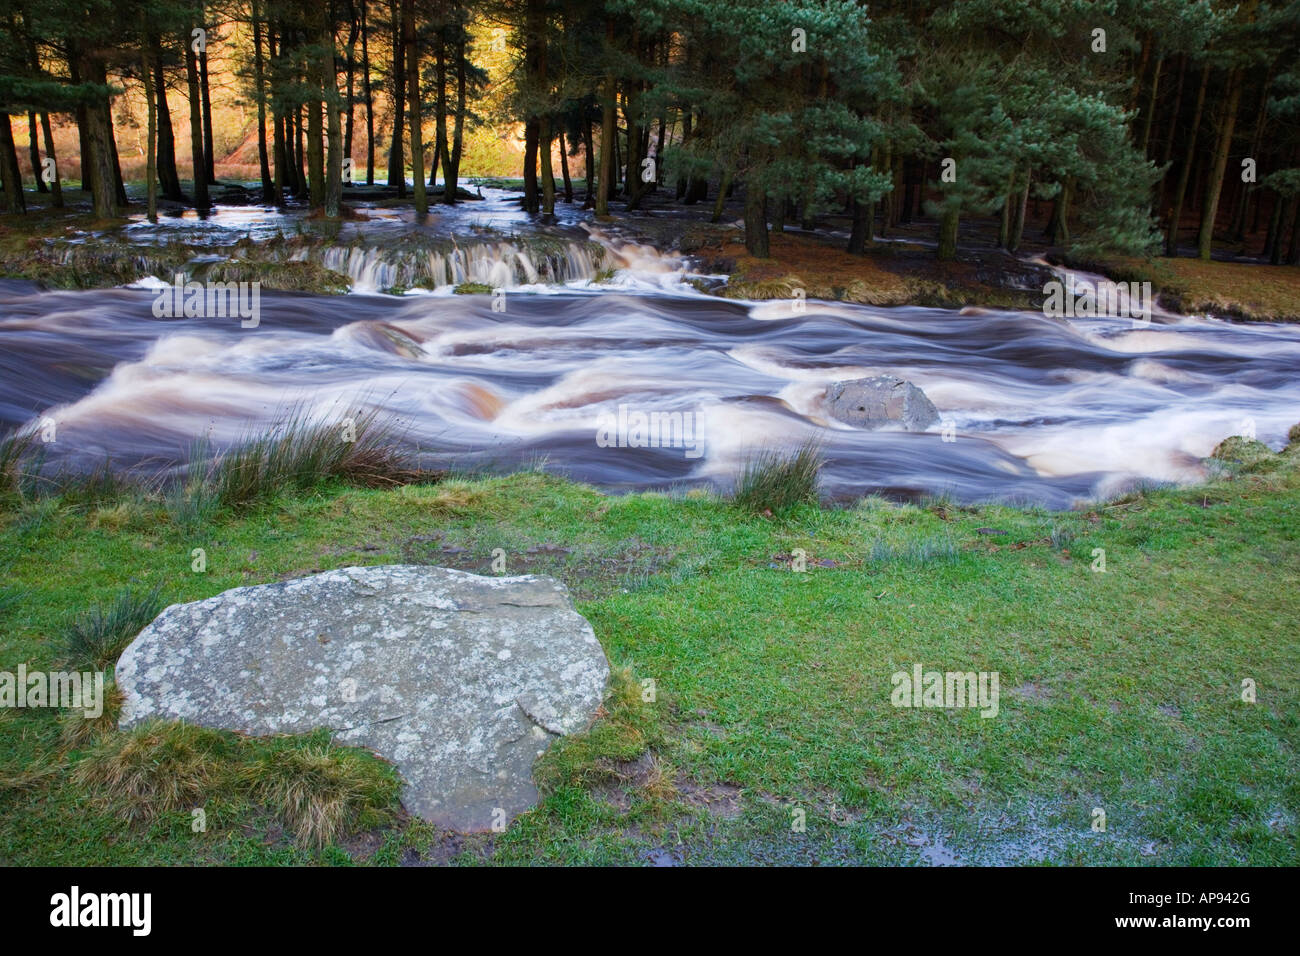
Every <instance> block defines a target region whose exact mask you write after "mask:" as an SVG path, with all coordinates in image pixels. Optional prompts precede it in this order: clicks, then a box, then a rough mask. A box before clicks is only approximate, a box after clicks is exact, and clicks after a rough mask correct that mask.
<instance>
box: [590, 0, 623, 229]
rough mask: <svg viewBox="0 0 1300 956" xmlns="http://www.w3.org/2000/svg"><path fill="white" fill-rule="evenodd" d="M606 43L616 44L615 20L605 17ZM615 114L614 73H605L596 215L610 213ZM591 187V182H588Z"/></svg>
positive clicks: (616, 133) (615, 128)
mask: <svg viewBox="0 0 1300 956" xmlns="http://www.w3.org/2000/svg"><path fill="white" fill-rule="evenodd" d="M605 44H606V46H608V47H612V46H613V44H614V20H613V18H612V17H607V18H606V19H605ZM615 124H616V120H615V114H614V73H613V71H612V70H611V71H610V72H607V73H606V74H605V83H604V89H603V90H601V103H600V181H599V182H598V183H597V189H596V215H597V216H608V215H609V197H610V195H611V190H610V180H611V179H612V178H613V176H614V139H615V137H617V136H618V129H617V127H616V125H615ZM588 188H590V184H588Z"/></svg>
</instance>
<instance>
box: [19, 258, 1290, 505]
mask: <svg viewBox="0 0 1300 956" xmlns="http://www.w3.org/2000/svg"><path fill="white" fill-rule="evenodd" d="M607 245H608V246H609V252H608V255H607V266H612V267H618V268H620V270H621V271H619V272H618V274H617V275H616V277H615V279H614V280H613V282H612V283H609V284H601V285H593V284H592V283H591V282H590V281H589V280H590V279H591V278H592V277H593V275H594V273H595V269H596V265H595V264H594V263H593V262H591V261H589V260H584V259H583V258H582V255H580V254H578V253H568V254H566V253H563V252H561V253H559V254H558V259H557V260H556V262H557V263H561V264H553V265H552V266H551V267H550V271H551V275H549V276H538V275H536V274H535V272H536V263H535V262H533V263H532V264H524V263H522V262H521V260H520V256H521V255H523V253H522V251H521V250H520V249H518V248H515V247H511V246H510V245H509V243H508V242H497V243H496V244H489V245H488V246H487V248H488V249H489V250H490V251H489V252H485V253H483V254H482V255H481V256H480V258H479V259H475V257H474V254H473V253H472V252H467V253H466V254H465V256H464V257H463V259H462V260H460V261H459V262H457V263H442V268H444V269H445V270H450V272H449V274H452V275H456V274H457V273H456V272H455V270H456V269H459V270H460V273H459V274H460V275H462V276H463V277H464V278H466V279H471V278H481V280H485V281H488V282H489V283H490V284H494V283H495V282H496V281H497V280H501V284H505V285H507V286H508V287H509V288H510V289H511V291H510V292H509V293H508V294H507V295H506V296H505V298H504V311H497V310H498V309H500V308H502V301H501V300H498V301H497V302H496V303H495V307H494V300H493V297H492V296H488V295H473V296H466V295H450V294H437V293H433V294H423V295H410V296H403V297H395V296H380V295H365V294H353V295H347V296H315V295H306V294H289V293H272V292H263V293H262V295H261V300H260V306H261V317H260V322H259V324H258V326H257V327H256V328H252V329H249V328H241V325H240V322H239V320H238V319H230V318H225V319H219V318H218V319H204V318H191V319H158V318H155V317H154V316H153V311H152V304H153V302H154V299H155V295H156V293H155V292H154V291H151V290H150V289H148V288H139V289H114V290H107V291H104V290H97V291H86V292H47V291H39V290H37V289H36V288H35V287H34V286H33V285H31V284H30V283H22V282H0V375H2V376H3V378H2V380H0V423H3V424H4V425H7V426H15V425H23V426H26V427H28V428H34V427H36V425H37V423H38V422H39V420H40V419H42V418H50V419H53V420H54V421H55V422H56V423H57V431H56V437H57V440H56V442H55V443H54V444H52V445H49V446H47V448H46V453H47V456H48V457H49V458H50V459H52V460H54V461H60V460H61V461H64V462H67V463H73V464H81V465H84V464H93V463H97V462H101V461H103V460H104V459H105V458H108V459H110V460H111V461H113V462H114V463H116V464H118V465H121V466H131V465H136V464H139V463H142V462H149V463H151V465H156V464H162V463H174V462H176V461H178V460H182V459H184V458H185V456H186V454H187V449H188V448H190V447H191V446H192V445H193V443H194V442H195V440H196V439H198V438H201V437H207V438H209V439H211V440H212V441H213V442H214V443H216V444H217V445H218V446H221V445H223V444H226V443H231V442H235V441H238V440H240V439H241V438H243V437H246V436H247V435H249V434H250V433H252V432H255V431H258V430H261V429H264V428H266V427H267V426H270V425H272V424H273V423H275V422H276V421H277V420H281V419H282V418H283V417H284V415H285V414H286V411H287V410H288V409H290V408H291V407H295V406H296V407H304V408H307V409H310V410H311V411H312V412H313V413H315V414H318V415H320V416H337V415H339V414H341V413H342V412H343V410H345V409H350V408H355V407H376V408H379V409H382V410H383V412H384V413H385V414H386V415H391V416H392V417H394V418H396V419H397V420H398V421H399V422H400V427H401V429H402V430H403V432H404V434H405V436H406V438H407V440H408V441H410V442H411V443H412V444H413V445H415V446H417V447H418V448H419V449H420V451H421V453H422V454H424V455H425V456H426V462H427V463H429V464H434V463H438V464H445V465H451V466H453V467H458V468H464V469H472V468H478V467H489V468H510V467H514V466H517V465H519V464H523V463H535V462H536V461H537V460H538V459H544V460H545V461H546V462H547V465H548V467H549V468H551V469H553V470H556V471H560V472H563V473H565V474H568V475H571V476H572V477H574V478H577V479H579V480H584V481H590V482H593V483H595V484H597V485H600V486H603V487H608V488H646V487H665V486H670V485H675V484H686V483H695V482H716V483H719V484H726V483H728V482H729V481H730V480H731V479H732V478H733V477H734V475H735V473H736V471H737V468H738V467H739V464H740V462H741V461H742V460H743V459H744V458H745V457H746V456H747V455H749V454H751V453H752V452H754V451H755V450H757V449H759V448H761V447H764V446H769V445H773V444H790V445H792V444H794V443H797V442H799V441H801V440H803V439H805V438H809V437H813V438H817V439H819V440H820V441H821V442H822V444H823V447H824V449H825V452H826V454H827V457H828V465H827V468H826V470H825V473H824V478H825V490H826V491H827V492H828V493H830V494H832V495H834V496H840V497H847V496H853V495H861V494H866V493H870V492H884V493H890V494H904V495H914V494H919V493H948V494H951V495H953V496H954V497H956V498H958V499H960V500H967V501H971V500H985V499H997V500H1005V501H1031V502H1037V503H1042V504H1046V505H1049V506H1052V507H1069V506H1071V505H1072V504H1076V503H1078V502H1080V501H1083V500H1086V499H1089V498H1093V497H1096V496H1099V495H1105V494H1109V493H1113V492H1114V491H1116V490H1118V489H1120V488H1121V487H1123V486H1124V485H1125V484H1126V483H1131V482H1133V481H1135V480H1157V481H1192V480H1196V479H1197V478H1200V477H1203V476H1204V474H1205V471H1204V464H1203V461H1202V459H1203V458H1204V456H1206V455H1208V454H1209V453H1210V451H1211V450H1212V449H1213V447H1214V445H1215V444H1216V443H1217V442H1219V441H1220V440H1222V439H1223V438H1224V437H1226V436H1228V435H1232V434H1237V433H1240V432H1242V431H1243V430H1249V429H1250V428H1251V427H1253V428H1254V429H1255V431H1256V432H1257V434H1258V437H1259V438H1260V439H1261V440H1263V441H1266V442H1268V443H1270V444H1272V445H1273V446H1274V447H1280V445H1281V444H1282V443H1283V441H1284V440H1285V434H1286V429H1287V427H1288V426H1290V425H1291V424H1293V423H1295V422H1296V421H1300V375H1298V374H1297V372H1298V371H1300V328H1298V327H1294V326H1290V327H1289V326H1280V325H1235V324H1228V323H1223V322H1217V321H1208V320H1201V319H1178V320H1172V319H1171V318H1170V317H1157V320H1156V322H1155V323H1153V324H1152V325H1151V326H1150V327H1149V328H1145V329H1136V328H1134V327H1133V324H1132V323H1131V322H1130V321H1129V320H1127V319H1123V320H1121V319H1105V318H1102V319H1087V320H1082V319H1080V320H1069V321H1063V320H1055V319H1049V318H1045V317H1044V316H1042V315H1040V314H1035V313H1028V312H1004V311H984V310H965V311H963V312H955V311H950V310H943V309H929V308H874V307H869V306H852V305H844V304H830V303H819V302H808V303H806V306H804V307H803V311H802V312H799V311H796V309H798V308H799V306H797V305H796V304H794V303H791V302H768V303H757V304H756V303H742V302H733V301H728V300H722V299H718V298H714V297H710V296H706V295H703V294H701V293H698V292H696V291H695V290H694V289H693V288H691V287H690V286H688V285H686V284H684V283H683V282H682V281H681V275H680V269H681V263H679V262H678V261H676V260H673V259H670V258H667V257H661V256H659V255H657V254H656V253H654V251H653V250H650V249H647V248H645V247H640V246H636V245H635V244H627V243H610V242H608V241H607ZM467 248H469V247H468V246H467ZM579 248H580V246H579V245H575V249H579ZM339 255H340V256H342V255H343V253H339ZM347 256H349V257H351V258H349V259H348V261H347V262H344V263H342V265H343V266H345V267H346V268H345V269H344V271H347V272H349V273H350V274H351V275H352V276H353V279H354V281H355V282H356V283H357V286H358V287H359V288H362V289H365V288H380V287H383V284H384V277H383V276H380V275H377V273H378V272H379V271H380V270H381V269H382V268H388V267H390V266H392V263H391V262H390V263H389V264H388V266H385V265H384V257H383V256H382V255H379V254H376V255H372V256H371V257H370V258H369V259H367V258H366V257H365V256H364V255H361V256H360V257H359V258H358V254H357V253H356V252H355V251H354V252H349V253H347ZM524 258H525V259H526V258H527V257H526V256H525V257H524ZM502 262H505V263H508V265H509V269H510V272H511V276H510V278H509V280H508V281H507V280H506V279H505V277H504V275H503V273H502V272H501V271H500V270H501V268H502V267H500V266H499V265H498V266H494V265H493V264H494V263H502ZM476 263H479V264H476ZM336 265H339V264H338V263H336ZM494 268H496V269H497V271H496V272H495V273H494V272H493V271H492V270H493V269H494ZM530 269H532V273H530ZM475 270H480V271H477V272H476V271H475ZM543 278H551V279H552V280H555V279H562V280H567V282H568V285H555V284H552V285H545V284H533V283H534V281H536V282H540V281H541V280H542V279H543ZM442 291H443V292H444V293H449V292H450V287H449V286H448V287H447V288H444V289H443V290H442ZM878 373H888V374H894V375H898V376H900V377H902V378H905V379H908V380H910V381H912V382H914V383H916V384H917V385H919V386H921V387H922V388H923V389H924V390H925V391H926V393H927V394H928V395H929V396H930V398H931V399H932V400H933V401H934V403H935V404H936V405H937V406H938V408H939V409H940V412H941V415H942V417H943V418H944V419H945V420H948V421H950V422H951V423H952V425H953V426H955V430H956V435H955V440H948V441H945V440H944V437H945V436H944V435H943V434H942V433H941V432H942V429H941V426H940V425H936V426H935V427H934V428H933V429H932V430H931V431H930V432H928V433H922V434H912V433H905V432H901V431H877V432H866V431H859V430H856V429H853V428H850V427H848V426H844V425H841V424H839V423H837V422H835V421H834V420H832V419H830V418H829V416H828V415H827V412H826V409H825V407H824V404H823V399H822V393H823V391H824V389H825V386H826V385H827V384H828V383H830V382H833V381H836V380H841V379H851V378H860V377H864V376H868V375H874V374H878ZM620 406H626V408H627V409H629V410H631V411H632V412H636V411H641V412H644V413H647V414H648V413H651V412H673V411H677V412H682V413H691V414H692V415H695V416H698V418H697V419H695V420H696V421H697V422H698V427H699V438H700V439H702V444H701V446H700V450H702V452H703V453H702V455H699V456H696V455H693V454H690V453H689V452H690V451H691V450H690V449H688V448H682V447H677V448H618V447H602V445H601V444H599V443H598V442H597V440H596V439H597V425H598V422H599V421H600V419H601V416H602V415H605V414H607V415H610V416H611V417H616V416H617V414H618V409H619V407H620ZM1248 420H1249V421H1248ZM948 437H950V438H951V437H952V436H951V435H950V436H948Z"/></svg>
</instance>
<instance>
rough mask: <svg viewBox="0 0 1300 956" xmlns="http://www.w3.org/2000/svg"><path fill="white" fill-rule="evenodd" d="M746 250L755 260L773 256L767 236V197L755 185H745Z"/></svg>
mask: <svg viewBox="0 0 1300 956" xmlns="http://www.w3.org/2000/svg"><path fill="white" fill-rule="evenodd" d="M745 250H746V251H747V252H748V253H749V254H750V255H751V256H753V257H754V258H755V259H766V258H768V257H769V256H770V255H771V251H770V248H769V245H768V234H767V196H766V195H764V193H763V190H761V189H759V188H757V187H756V185H755V184H754V183H752V182H751V183H746V184H745Z"/></svg>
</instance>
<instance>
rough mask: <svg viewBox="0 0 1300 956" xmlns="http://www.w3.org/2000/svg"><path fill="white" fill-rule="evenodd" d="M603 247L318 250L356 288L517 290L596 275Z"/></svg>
mask: <svg viewBox="0 0 1300 956" xmlns="http://www.w3.org/2000/svg"><path fill="white" fill-rule="evenodd" d="M604 255H605V250H604V249H603V248H602V247H601V246H600V245H598V244H596V243H592V242H581V241H574V240H553V239H547V240H533V241H527V240H526V241H523V242H521V243H518V244H516V243H515V242H506V241H502V242H479V243H474V244H472V245H466V246H461V245H452V246H449V247H447V248H440V249H432V250H415V249H409V248H408V249H402V248H397V249H393V248H384V247H380V246H370V245H364V244H356V245H351V246H332V247H329V248H326V249H323V250H321V251H320V252H319V256H320V262H321V264H322V265H323V266H325V268H327V269H332V270H333V271H335V272H339V273H342V274H343V275H346V276H347V277H348V279H349V280H350V281H351V283H352V288H353V289H354V290H355V291H357V292H383V291H386V290H388V289H394V288H401V289H409V288H414V287H421V288H428V289H441V288H444V287H447V286H457V285H462V284H464V283H477V284H480V285H485V286H489V287H491V288H494V289H496V288H506V289H511V288H517V287H519V286H521V285H532V284H536V283H543V282H545V283H556V284H562V283H565V282H570V281H573V280H576V279H593V278H595V277H596V275H597V274H598V273H599V270H600V265H601V262H602V261H603V259H604Z"/></svg>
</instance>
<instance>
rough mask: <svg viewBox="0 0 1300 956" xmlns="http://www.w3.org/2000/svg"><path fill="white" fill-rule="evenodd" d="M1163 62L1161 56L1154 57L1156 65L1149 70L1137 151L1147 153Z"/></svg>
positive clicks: (1163, 59)
mask: <svg viewBox="0 0 1300 956" xmlns="http://www.w3.org/2000/svg"><path fill="white" fill-rule="evenodd" d="M1164 64H1165V58H1164V57H1163V56H1159V57H1156V65H1155V67H1154V68H1153V69H1152V71H1151V89H1150V91H1149V92H1148V93H1147V109H1146V114H1147V115H1146V116H1144V117H1143V118H1142V137H1141V138H1140V139H1139V140H1138V152H1140V153H1141V154H1142V155H1143V156H1145V155H1146V154H1147V143H1149V142H1150V141H1151V120H1152V119H1154V118H1155V115H1156V92H1157V91H1158V90H1159V89H1160V69H1161V67H1163V66H1164Z"/></svg>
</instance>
